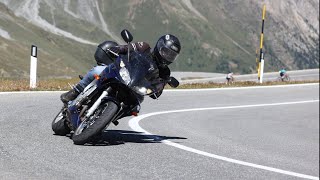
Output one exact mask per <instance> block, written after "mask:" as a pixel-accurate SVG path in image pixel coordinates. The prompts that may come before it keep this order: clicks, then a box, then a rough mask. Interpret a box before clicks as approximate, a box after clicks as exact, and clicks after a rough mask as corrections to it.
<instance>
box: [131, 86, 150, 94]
mask: <svg viewBox="0 0 320 180" xmlns="http://www.w3.org/2000/svg"><path fill="white" fill-rule="evenodd" d="M134 89H135V91H136V92H137V93H139V94H140V95H148V94H151V93H152V90H151V89H147V88H145V87H137V86H136V87H134Z"/></svg>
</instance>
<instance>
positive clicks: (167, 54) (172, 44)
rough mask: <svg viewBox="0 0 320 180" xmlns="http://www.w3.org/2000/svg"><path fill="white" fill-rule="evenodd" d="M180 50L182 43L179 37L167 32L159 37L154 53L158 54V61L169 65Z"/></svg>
mask: <svg viewBox="0 0 320 180" xmlns="http://www.w3.org/2000/svg"><path fill="white" fill-rule="evenodd" d="M180 50H181V45H180V41H179V39H178V38H177V37H175V36H174V35H171V34H167V35H163V36H161V37H160V38H159V40H158V41H157V44H156V46H155V47H154V50H153V53H154V55H155V56H156V61H157V62H158V63H159V64H160V65H162V64H164V65H169V64H171V63H172V62H173V61H174V60H175V59H176V58H177V56H178V55H179V53H180Z"/></svg>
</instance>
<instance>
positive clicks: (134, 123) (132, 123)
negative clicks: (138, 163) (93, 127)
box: [129, 100, 319, 180]
mask: <svg viewBox="0 0 320 180" xmlns="http://www.w3.org/2000/svg"><path fill="white" fill-rule="evenodd" d="M314 102H319V100H309V101H296V102H283V103H271V104H253V105H240V106H225V107H209V108H194V109H181V110H171V111H160V112H153V113H148V114H144V115H141V116H138V117H135V118H132V119H130V120H129V126H130V127H131V129H133V130H134V131H138V132H143V133H144V134H146V135H152V133H150V132H148V131H146V130H144V129H143V128H141V127H140V126H139V121H141V120H142V119H144V118H147V117H150V116H155V115H160V114H168V113H181V112H187V111H206V110H220V109H237V108H253V107H262V106H281V105H292V104H303V103H314ZM161 142H162V143H164V144H167V145H170V146H173V147H176V148H179V149H182V150H185V151H189V152H193V153H196V154H200V155H203V156H207V157H211V158H214V159H219V160H222V161H227V162H231V163H235V164H240V165H244V166H249V167H253V168H258V169H263V170H267V171H272V172H276V173H281V174H286V175H289V176H295V177H300V178H306V179H314V180H319V177H315V176H310V175H306V174H301V173H296V172H292V171H287V170H282V169H277V168H273V167H268V166H263V165H259V164H254V163H250V162H245V161H240V160H236V159H231V158H227V157H223V156H219V155H216V154H211V153H208V152H204V151H201V150H197V149H194V148H191V147H187V146H184V145H181V144H177V143H174V142H171V141H169V140H162V141H161Z"/></svg>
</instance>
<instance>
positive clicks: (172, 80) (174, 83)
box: [168, 77, 180, 88]
mask: <svg viewBox="0 0 320 180" xmlns="http://www.w3.org/2000/svg"><path fill="white" fill-rule="evenodd" d="M168 84H169V85H170V86H171V87H173V88H176V87H178V86H179V84H180V83H179V81H178V80H177V79H176V78H174V77H170V79H169V81H168Z"/></svg>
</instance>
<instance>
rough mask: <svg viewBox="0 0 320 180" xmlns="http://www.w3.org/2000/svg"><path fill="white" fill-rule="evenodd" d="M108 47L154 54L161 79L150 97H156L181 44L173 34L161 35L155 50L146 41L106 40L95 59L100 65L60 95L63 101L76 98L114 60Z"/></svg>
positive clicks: (119, 51) (125, 51)
mask: <svg viewBox="0 0 320 180" xmlns="http://www.w3.org/2000/svg"><path fill="white" fill-rule="evenodd" d="M107 49H110V50H111V51H112V52H114V53H116V54H122V55H124V54H126V53H127V52H128V50H129V51H130V52H131V51H137V52H140V53H146V54H148V55H150V56H152V59H153V60H154V61H155V62H156V65H157V66H158V69H159V73H158V78H157V79H158V81H159V84H158V88H157V89H159V90H158V92H156V93H155V94H153V95H151V96H150V97H151V98H153V99H156V98H158V97H159V96H160V95H161V94H162V91H163V88H164V86H165V85H166V80H168V79H169V77H170V74H171V71H170V69H169V67H168V65H169V64H171V63H172V62H173V61H174V60H175V59H176V58H177V56H178V55H179V53H180V50H181V44H180V41H179V39H178V38H177V37H176V36H174V35H171V34H166V35H163V36H161V37H160V38H159V39H158V41H157V43H156V45H155V47H154V49H153V51H152V50H151V48H150V46H149V44H148V43H146V42H136V43H130V44H129V46H128V45H118V44H117V43H115V42H113V41H105V42H103V43H101V44H100V45H99V46H98V48H97V50H96V52H95V60H96V61H97V64H98V66H95V67H94V68H93V69H91V70H90V71H89V72H88V73H87V74H86V75H85V76H84V78H83V79H82V80H81V81H80V82H79V83H78V84H77V85H76V86H75V87H74V88H73V89H71V90H70V91H68V92H66V93H63V94H62V95H61V97H60V98H61V101H62V102H64V103H67V102H68V101H71V100H74V99H75V98H76V97H77V96H78V95H79V94H80V93H81V92H82V91H83V90H84V88H85V87H86V86H87V85H88V84H90V82H91V81H92V80H93V79H94V74H100V73H101V72H102V71H103V70H104V69H105V68H106V66H107V65H108V64H110V63H112V62H113V61H114V58H115V56H114V55H113V53H111V52H109V51H108V50H107Z"/></svg>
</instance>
